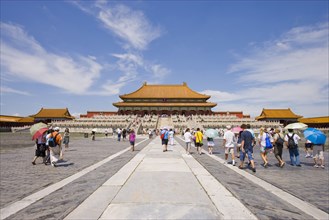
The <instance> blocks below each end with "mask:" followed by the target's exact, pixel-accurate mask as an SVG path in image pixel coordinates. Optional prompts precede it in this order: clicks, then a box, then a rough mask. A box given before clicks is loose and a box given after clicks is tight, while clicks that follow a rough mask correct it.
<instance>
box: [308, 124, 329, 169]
mask: <svg viewBox="0 0 329 220" xmlns="http://www.w3.org/2000/svg"><path fill="white" fill-rule="evenodd" d="M304 136H305V138H306V139H307V140H309V141H310V142H312V144H314V145H313V155H314V156H313V159H314V167H316V168H318V167H319V166H320V167H321V168H323V169H324V155H323V152H324V144H325V143H326V139H327V136H326V135H325V134H324V133H323V132H322V131H320V130H318V129H315V128H307V129H305V130H304Z"/></svg>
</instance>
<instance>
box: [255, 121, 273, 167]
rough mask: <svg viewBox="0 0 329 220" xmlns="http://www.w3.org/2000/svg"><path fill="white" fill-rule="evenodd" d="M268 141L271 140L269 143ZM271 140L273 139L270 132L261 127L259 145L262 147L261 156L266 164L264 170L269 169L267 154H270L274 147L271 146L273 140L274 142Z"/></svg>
mask: <svg viewBox="0 0 329 220" xmlns="http://www.w3.org/2000/svg"><path fill="white" fill-rule="evenodd" d="M266 139H269V141H268V140H266ZM271 139H272V137H271V135H270V134H269V133H268V131H267V130H266V129H265V128H263V127H261V128H260V133H259V135H258V144H259V146H260V156H261V158H262V160H263V162H264V164H263V166H264V168H267V166H268V157H267V154H268V153H269V152H271V150H272V146H273V145H272V144H271V142H273V139H272V141H271Z"/></svg>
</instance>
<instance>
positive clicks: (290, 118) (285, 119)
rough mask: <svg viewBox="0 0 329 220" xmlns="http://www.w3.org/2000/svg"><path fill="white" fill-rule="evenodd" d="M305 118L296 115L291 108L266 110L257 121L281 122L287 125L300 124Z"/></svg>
mask: <svg viewBox="0 0 329 220" xmlns="http://www.w3.org/2000/svg"><path fill="white" fill-rule="evenodd" d="M302 117H303V116H300V115H296V114H295V113H294V112H293V111H292V110H291V109H290V108H287V109H265V108H263V110H262V112H261V114H260V115H259V116H258V117H256V118H255V119H256V120H257V121H268V122H271V121H279V122H280V124H283V125H287V124H290V123H293V122H298V120H299V119H300V118H302Z"/></svg>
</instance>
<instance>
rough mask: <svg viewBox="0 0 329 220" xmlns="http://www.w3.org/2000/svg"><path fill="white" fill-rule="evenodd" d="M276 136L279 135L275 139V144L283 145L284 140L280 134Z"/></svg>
mask: <svg viewBox="0 0 329 220" xmlns="http://www.w3.org/2000/svg"><path fill="white" fill-rule="evenodd" d="M278 136H279V137H278V138H277V139H276V141H275V144H276V145H279V146H283V143H284V140H283V138H282V137H281V135H280V134H278Z"/></svg>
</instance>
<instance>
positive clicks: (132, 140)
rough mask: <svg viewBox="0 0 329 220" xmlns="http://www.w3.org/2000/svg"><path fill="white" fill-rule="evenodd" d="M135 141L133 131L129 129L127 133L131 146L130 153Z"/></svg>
mask: <svg viewBox="0 0 329 220" xmlns="http://www.w3.org/2000/svg"><path fill="white" fill-rule="evenodd" d="M135 140H136V135H135V131H134V129H131V130H130V132H129V142H130V146H131V148H130V149H131V151H134V150H135Z"/></svg>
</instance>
